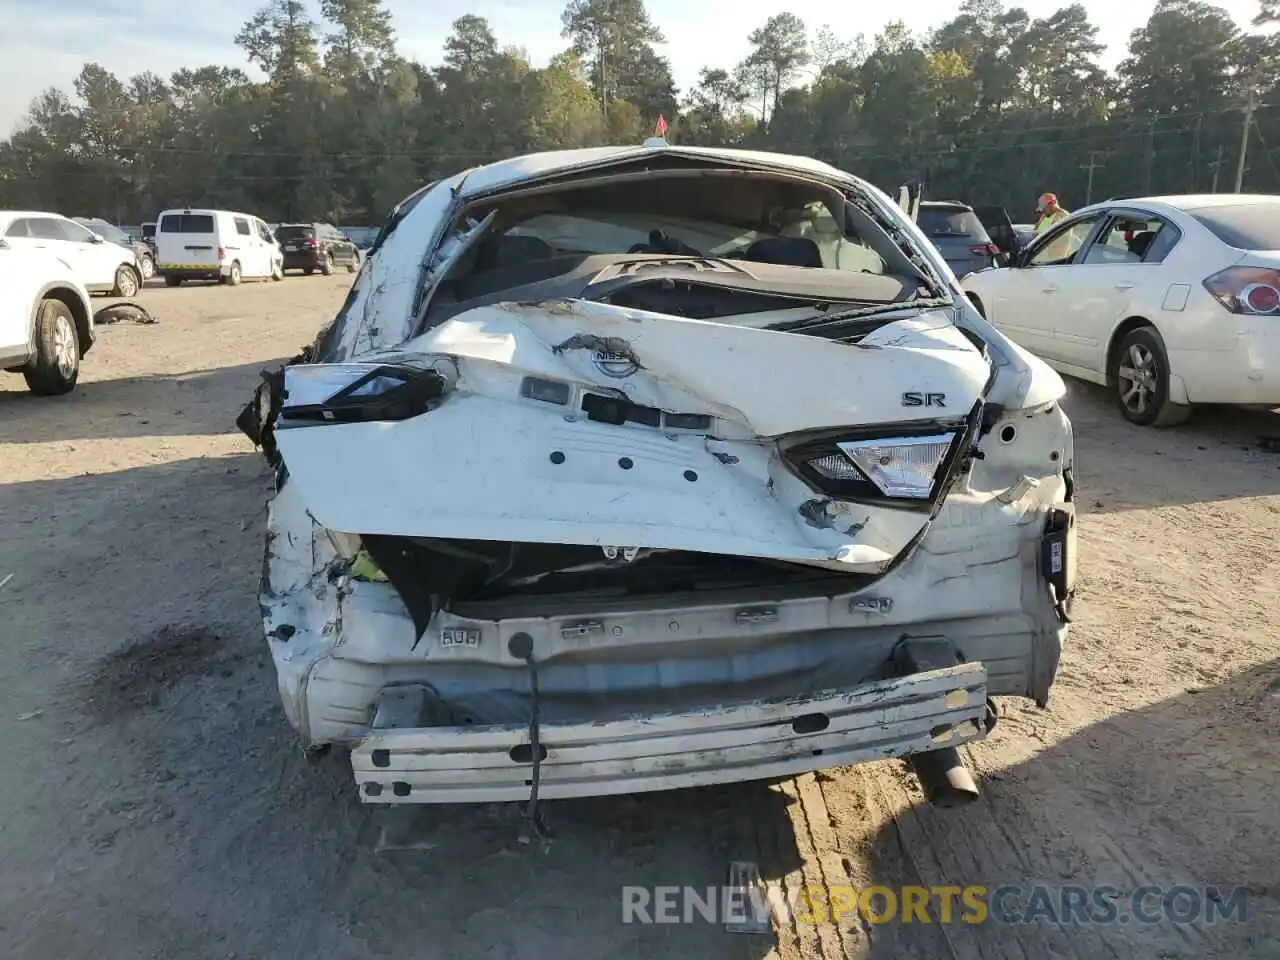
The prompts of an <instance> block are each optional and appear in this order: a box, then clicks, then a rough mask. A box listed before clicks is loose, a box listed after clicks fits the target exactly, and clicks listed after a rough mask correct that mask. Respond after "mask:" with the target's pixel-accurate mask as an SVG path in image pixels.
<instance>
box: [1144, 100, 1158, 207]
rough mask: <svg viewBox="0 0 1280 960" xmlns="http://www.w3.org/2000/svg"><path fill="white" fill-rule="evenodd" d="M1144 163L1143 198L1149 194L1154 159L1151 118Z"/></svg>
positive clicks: (1153, 128)
mask: <svg viewBox="0 0 1280 960" xmlns="http://www.w3.org/2000/svg"><path fill="white" fill-rule="evenodd" d="M1146 154H1147V157H1146V163H1145V164H1143V167H1142V193H1143V196H1146V195H1147V194H1149V193H1151V164H1152V163H1153V162H1154V161H1155V158H1156V121H1155V118H1154V117H1153V118H1152V119H1151V122H1150V123H1148V124H1147V149H1146Z"/></svg>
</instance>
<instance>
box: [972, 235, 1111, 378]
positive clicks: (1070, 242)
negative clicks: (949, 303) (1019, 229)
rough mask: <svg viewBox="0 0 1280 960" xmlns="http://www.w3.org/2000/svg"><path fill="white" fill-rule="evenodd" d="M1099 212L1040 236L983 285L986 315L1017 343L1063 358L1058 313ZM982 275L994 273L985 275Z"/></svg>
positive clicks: (1068, 292)
mask: <svg viewBox="0 0 1280 960" xmlns="http://www.w3.org/2000/svg"><path fill="white" fill-rule="evenodd" d="M1100 217H1101V214H1099V213H1093V214H1089V215H1087V216H1083V217H1081V216H1077V217H1073V218H1071V219H1069V220H1066V221H1064V222H1062V223H1061V224H1059V225H1058V226H1057V227H1055V228H1054V229H1052V230H1050V231H1048V232H1047V233H1045V235H1044V236H1042V237H1039V238H1038V239H1036V240H1035V241H1034V242H1033V243H1032V244H1031V245H1030V246H1028V247H1027V248H1026V250H1024V251H1023V252H1022V253H1021V254H1020V255H1019V256H1018V258H1017V259H1016V260H1015V262H1014V266H1012V267H1010V268H1008V269H1007V270H1001V271H999V276H998V277H994V276H993V277H992V280H991V282H990V283H989V286H988V287H986V288H984V291H983V293H984V300H983V308H984V309H985V311H986V314H987V319H988V320H990V321H991V323H993V324H994V325H995V326H996V328H997V329H999V330H1000V331H1001V332H1002V333H1004V334H1005V335H1006V336H1008V337H1009V338H1010V339H1011V340H1013V341H1014V343H1017V344H1018V345H1020V346H1022V347H1025V348H1026V349H1028V350H1030V351H1031V352H1032V353H1034V354H1036V355H1037V356H1040V357H1043V358H1044V359H1047V360H1056V359H1058V357H1057V355H1056V348H1055V345H1054V339H1053V332H1054V328H1055V324H1056V314H1057V311H1058V310H1059V309H1060V308H1061V306H1062V304H1063V301H1064V299H1069V298H1070V296H1071V292H1070V290H1071V283H1072V281H1071V271H1072V270H1074V269H1075V266H1074V263H1075V260H1076V258H1077V256H1078V255H1079V254H1080V252H1081V250H1083V249H1084V247H1085V245H1086V244H1087V242H1088V240H1089V238H1090V237H1091V236H1092V235H1093V232H1094V231H1095V230H1096V229H1097V228H1098V221H1099V219H1100ZM982 276H984V277H986V276H991V275H990V274H982Z"/></svg>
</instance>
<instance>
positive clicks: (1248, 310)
mask: <svg viewBox="0 0 1280 960" xmlns="http://www.w3.org/2000/svg"><path fill="white" fill-rule="evenodd" d="M1204 288H1205V289H1206V290H1208V291H1209V293H1210V294H1211V295H1212V296H1213V298H1214V299H1215V300H1217V301H1218V302H1219V303H1220V304H1222V305H1223V306H1224V307H1226V308H1227V309H1228V310H1230V311H1231V312H1232V313H1239V314H1244V315H1245V316H1260V317H1273V316H1276V315H1277V314H1280V270H1272V269H1271V268H1269V267H1227V269H1225V270H1220V271H1218V272H1217V273H1215V274H1214V275H1213V276H1211V277H1208V278H1206V279H1205V281H1204Z"/></svg>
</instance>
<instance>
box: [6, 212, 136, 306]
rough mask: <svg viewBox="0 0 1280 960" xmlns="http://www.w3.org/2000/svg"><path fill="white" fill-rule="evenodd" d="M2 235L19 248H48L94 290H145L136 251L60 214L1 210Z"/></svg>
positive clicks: (128, 293)
mask: <svg viewBox="0 0 1280 960" xmlns="http://www.w3.org/2000/svg"><path fill="white" fill-rule="evenodd" d="M0 237H3V238H4V240H5V242H6V243H7V244H8V245H9V246H10V247H12V248H13V249H15V250H47V251H48V252H49V253H51V254H53V255H54V256H56V257H57V258H58V259H60V260H62V261H63V262H65V263H66V264H67V265H68V266H69V267H71V269H72V270H74V271H75V274H76V276H77V277H79V278H80V282H81V283H82V284H83V285H84V287H85V288H86V289H87V290H89V291H90V292H93V293H110V294H111V295H112V296H113V297H135V296H137V294H138V291H139V290H141V289H142V268H141V267H140V266H139V265H138V257H137V255H136V254H135V253H134V252H133V251H132V250H130V249H129V248H128V247H122V246H120V245H118V244H115V243H110V242H108V241H107V240H106V239H105V238H104V237H102V235H101V234H97V233H94V232H93V231H92V230H90V229H89V228H88V227H85V226H83V225H81V224H79V223H76V222H75V221H74V220H71V219H69V218H67V217H64V216H61V215H59V214H56V213H41V212H35V211H25V210H3V211H0Z"/></svg>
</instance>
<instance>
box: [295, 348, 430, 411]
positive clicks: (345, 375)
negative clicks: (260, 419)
mask: <svg viewBox="0 0 1280 960" xmlns="http://www.w3.org/2000/svg"><path fill="white" fill-rule="evenodd" d="M449 386H450V381H449V379H448V378H447V377H445V376H443V375H442V374H441V373H440V372H439V371H438V370H436V369H435V368H434V367H432V366H422V365H419V364H416V363H408V362H388V363H334V364H299V365H297V366H289V367H286V368H285V370H284V384H283V398H282V404H281V409H280V417H279V419H280V422H281V425H284V424H285V422H286V421H295V422H298V421H301V422H302V423H307V422H310V423H362V422H368V421H372V420H408V419H409V418H411V417H416V416H418V415H419V414H422V413H426V412H427V411H428V410H431V409H433V408H434V407H436V406H438V405H439V403H440V402H441V400H443V399H444V395H445V394H446V393H447V392H448V390H449ZM296 425H301V424H300V423H298V424H296Z"/></svg>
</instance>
